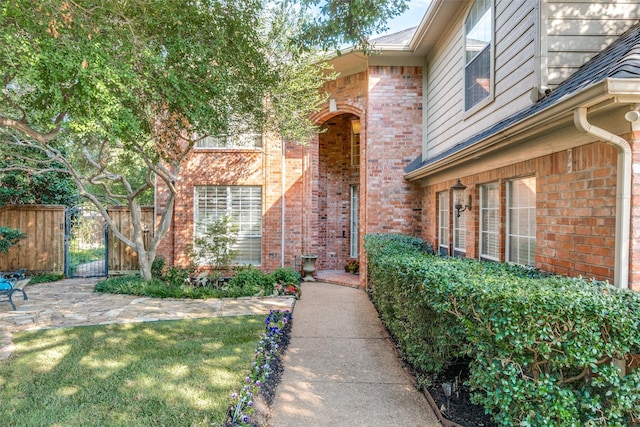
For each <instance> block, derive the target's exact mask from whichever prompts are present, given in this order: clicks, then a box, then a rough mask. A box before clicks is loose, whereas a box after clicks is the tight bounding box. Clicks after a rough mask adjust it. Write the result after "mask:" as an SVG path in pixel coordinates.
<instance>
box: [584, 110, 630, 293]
mask: <svg viewBox="0 0 640 427" xmlns="http://www.w3.org/2000/svg"><path fill="white" fill-rule="evenodd" d="M587 112H588V110H587V107H578V108H576V109H575V110H574V111H573V122H574V123H575V125H576V127H577V128H578V130H580V131H582V132H586V133H587V134H589V135H591V136H593V137H595V138H597V139H599V140H601V141H604V142H607V143H609V144H611V145H613V146H615V147H616V149H617V150H618V172H617V174H618V178H617V184H616V240H615V264H614V265H615V268H614V276H613V277H614V284H615V286H616V287H618V288H622V289H628V288H629V234H630V229H631V146H630V145H629V142H628V141H627V140H626V139H624V138H621V137H619V136H618V135H615V134H613V133H611V132H609V131H606V130H604V129H602V128H599V127H597V126H594V125H592V124H591V123H589V120H588V118H587Z"/></svg>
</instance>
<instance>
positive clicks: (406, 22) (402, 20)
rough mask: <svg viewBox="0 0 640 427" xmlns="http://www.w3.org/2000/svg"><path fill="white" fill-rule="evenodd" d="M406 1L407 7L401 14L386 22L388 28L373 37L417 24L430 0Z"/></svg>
mask: <svg viewBox="0 0 640 427" xmlns="http://www.w3.org/2000/svg"><path fill="white" fill-rule="evenodd" d="M408 3H409V8H408V9H407V10H406V11H405V12H404V13H403V14H402V15H400V16H398V17H396V18H394V19H392V20H391V21H389V22H388V23H387V26H388V27H389V30H387V31H385V32H383V33H380V34H376V35H375V36H374V37H376V36H381V35H385V34H393V33H397V32H398V31H402V30H406V29H407V28H411V27H415V26H417V25H418V24H419V23H420V21H421V20H422V17H423V16H424V14H425V13H426V11H427V7H429V3H431V0H410V1H409V2H408Z"/></svg>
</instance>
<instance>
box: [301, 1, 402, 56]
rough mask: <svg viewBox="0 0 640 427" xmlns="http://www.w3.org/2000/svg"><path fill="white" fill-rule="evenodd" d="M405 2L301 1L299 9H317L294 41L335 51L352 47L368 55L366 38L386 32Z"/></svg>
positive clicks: (369, 51) (368, 43)
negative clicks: (317, 11)
mask: <svg viewBox="0 0 640 427" xmlns="http://www.w3.org/2000/svg"><path fill="white" fill-rule="evenodd" d="M407 3H408V0H301V5H302V7H303V10H310V9H312V8H319V10H320V13H319V14H317V15H316V16H315V17H313V18H312V19H310V20H308V21H307V22H306V24H305V25H304V26H303V28H302V32H301V33H300V36H299V37H298V41H299V42H300V43H301V44H302V45H303V46H307V47H309V46H319V47H320V48H322V49H324V50H334V49H335V50H337V51H338V53H340V49H342V47H344V46H352V47H354V48H355V49H360V50H363V51H364V52H365V53H371V52H372V46H371V43H370V42H369V38H370V37H371V36H372V35H373V34H376V33H380V32H382V31H385V30H387V22H388V21H389V20H390V19H391V18H393V17H394V16H398V15H400V14H401V13H402V12H404V11H405V10H407V7H408V4H407Z"/></svg>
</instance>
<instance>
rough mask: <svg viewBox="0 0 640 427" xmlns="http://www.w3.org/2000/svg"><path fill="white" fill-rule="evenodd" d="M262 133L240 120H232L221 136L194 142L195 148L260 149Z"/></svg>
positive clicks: (211, 136) (208, 137)
mask: <svg viewBox="0 0 640 427" xmlns="http://www.w3.org/2000/svg"><path fill="white" fill-rule="evenodd" d="M260 147H262V133H260V132H256V131H255V129H252V128H251V126H249V125H248V124H247V123H245V122H243V121H242V120H232V121H230V122H229V124H228V126H227V131H226V132H225V133H223V134H221V135H208V136H206V137H204V138H202V139H200V140H198V141H197V142H196V145H195V148H260Z"/></svg>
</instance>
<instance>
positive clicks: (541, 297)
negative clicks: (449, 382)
mask: <svg viewBox="0 0 640 427" xmlns="http://www.w3.org/2000/svg"><path fill="white" fill-rule="evenodd" d="M365 250H366V251H367V257H368V261H369V274H370V275H371V280H370V285H371V294H372V299H373V300H374V303H375V304H376V306H377V307H378V309H379V310H380V315H381V317H382V318H383V320H384V321H385V323H386V324H387V326H388V327H389V329H390V331H391V333H392V335H393V336H394V337H395V338H396V340H397V341H398V344H399V347H400V349H401V351H402V352H403V353H404V354H405V356H406V357H407V359H409V361H410V362H411V363H412V364H414V366H416V367H417V368H418V369H421V370H424V371H426V372H437V371H439V370H441V369H443V367H445V366H446V365H447V363H450V362H451V361H453V360H455V359H456V358H458V357H460V356H462V355H467V356H468V357H470V358H471V359H472V363H471V377H470V385H471V387H472V389H474V390H475V393H474V396H473V399H474V401H475V402H476V403H479V404H482V405H483V406H484V407H485V409H486V410H487V411H490V412H492V413H493V414H494V416H495V420H496V421H497V422H498V423H499V424H501V425H536V426H547V425H548V426H552V425H567V426H572V425H576V426H577V425H610V426H626V425H629V424H630V423H631V419H633V418H637V417H639V416H640V370H639V369H636V370H634V371H632V372H631V373H630V374H628V375H626V376H624V377H621V376H620V375H619V370H618V368H617V367H616V366H615V364H613V363H612V361H613V360H616V359H618V360H625V358H628V357H630V355H632V354H638V353H640V334H638V329H639V328H640V294H639V293H635V292H632V291H628V290H621V289H617V288H614V287H612V286H610V285H608V284H606V283H600V282H593V281H588V280H585V279H582V278H577V279H575V278H567V277H559V276H549V275H546V274H544V273H542V272H540V271H537V270H532V269H527V268H521V267H517V266H511V265H505V264H498V263H485V262H480V261H475V260H468V259H459V258H442V257H437V256H434V255H430V254H426V253H425V252H424V251H423V250H422V247H421V246H420V245H419V244H418V243H417V242H416V241H414V240H412V238H407V237H404V236H383V235H372V236H366V237H365ZM431 346H435V347H436V348H431Z"/></svg>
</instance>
